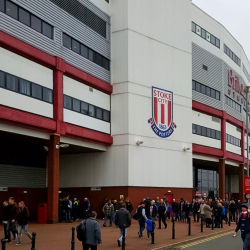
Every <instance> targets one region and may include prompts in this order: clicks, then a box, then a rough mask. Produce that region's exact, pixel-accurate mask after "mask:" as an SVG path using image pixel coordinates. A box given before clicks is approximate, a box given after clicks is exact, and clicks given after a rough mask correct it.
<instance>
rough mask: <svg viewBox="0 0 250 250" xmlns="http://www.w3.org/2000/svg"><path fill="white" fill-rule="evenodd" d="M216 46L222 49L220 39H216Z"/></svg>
mask: <svg viewBox="0 0 250 250" xmlns="http://www.w3.org/2000/svg"><path fill="white" fill-rule="evenodd" d="M215 45H216V47H218V48H220V40H219V39H218V38H216V41H215Z"/></svg>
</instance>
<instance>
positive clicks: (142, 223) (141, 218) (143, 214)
mask: <svg viewBox="0 0 250 250" xmlns="http://www.w3.org/2000/svg"><path fill="white" fill-rule="evenodd" d="M137 213H138V218H139V219H138V223H139V232H138V235H139V238H142V237H143V234H142V232H143V230H144V229H145V221H146V220H147V219H148V218H147V216H146V211H145V202H144V201H143V202H142V203H141V205H140V206H139V207H138V209H137Z"/></svg>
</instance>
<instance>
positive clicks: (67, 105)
mask: <svg viewBox="0 0 250 250" xmlns="http://www.w3.org/2000/svg"><path fill="white" fill-rule="evenodd" d="M63 103H64V108H66V109H71V110H72V98H71V97H70V96H66V95H65V96H64V97H63Z"/></svg>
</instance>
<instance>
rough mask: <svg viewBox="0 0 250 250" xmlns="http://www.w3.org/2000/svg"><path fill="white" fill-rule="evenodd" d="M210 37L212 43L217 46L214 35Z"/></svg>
mask: <svg viewBox="0 0 250 250" xmlns="http://www.w3.org/2000/svg"><path fill="white" fill-rule="evenodd" d="M210 37H211V43H212V44H213V45H215V37H214V36H213V35H211V36H210Z"/></svg>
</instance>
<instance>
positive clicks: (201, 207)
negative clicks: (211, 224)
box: [200, 200, 206, 224]
mask: <svg viewBox="0 0 250 250" xmlns="http://www.w3.org/2000/svg"><path fill="white" fill-rule="evenodd" d="M205 206H206V204H205V203H204V201H203V200H201V204H200V217H201V221H202V223H203V224H204V223H205V211H204V207H205Z"/></svg>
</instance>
